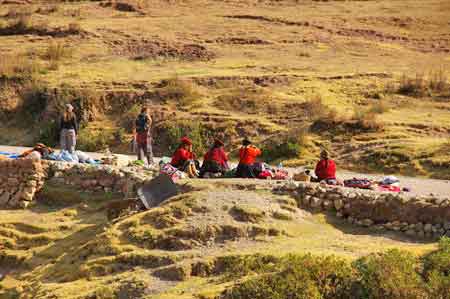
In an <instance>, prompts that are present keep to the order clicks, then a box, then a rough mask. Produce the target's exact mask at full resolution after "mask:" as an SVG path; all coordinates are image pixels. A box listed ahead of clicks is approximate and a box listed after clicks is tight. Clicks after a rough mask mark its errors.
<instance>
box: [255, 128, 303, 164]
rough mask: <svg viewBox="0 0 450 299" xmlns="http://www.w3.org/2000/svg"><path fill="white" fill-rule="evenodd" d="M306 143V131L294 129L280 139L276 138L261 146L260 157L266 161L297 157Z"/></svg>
mask: <svg viewBox="0 0 450 299" xmlns="http://www.w3.org/2000/svg"><path fill="white" fill-rule="evenodd" d="M308 143H309V139H308V132H307V131H306V130H304V129H301V130H296V131H295V132H291V133H289V135H287V136H286V137H284V139H282V140H280V139H277V140H274V141H271V142H270V143H269V144H267V145H265V146H263V147H262V157H263V159H264V160H265V161H267V162H273V161H277V160H280V159H292V158H297V157H298V156H299V154H300V153H301V152H302V151H303V150H304V149H305V148H306V147H307V146H308Z"/></svg>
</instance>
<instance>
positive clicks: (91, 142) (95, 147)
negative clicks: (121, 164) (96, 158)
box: [77, 128, 111, 152]
mask: <svg viewBox="0 0 450 299" xmlns="http://www.w3.org/2000/svg"><path fill="white" fill-rule="evenodd" d="M110 143H111V136H110V134H108V133H107V132H105V131H103V130H101V131H97V132H93V131H92V130H90V129H88V128H83V129H81V130H80V131H79V132H78V136H77V148H79V149H80V150H82V151H86V152H97V151H101V150H104V149H106V148H107V147H108V145H109V144H110Z"/></svg>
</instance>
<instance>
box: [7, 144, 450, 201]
mask: <svg viewBox="0 0 450 299" xmlns="http://www.w3.org/2000/svg"><path fill="white" fill-rule="evenodd" d="M26 149H29V148H27V147H17V146H4V145H0V152H8V153H21V152H23V151H25V150H26ZM89 155H90V156H91V157H93V158H97V159H98V158H101V157H102V156H104V154H102V153H89ZM121 157H122V158H123V159H124V160H125V161H126V160H128V161H129V160H133V159H135V158H136V157H135V156H132V155H121ZM156 160H158V159H156ZM301 169H302V168H301V167H298V168H289V171H290V172H296V171H299V170H301ZM338 176H339V178H341V179H349V178H353V177H357V178H361V177H366V178H370V179H381V178H382V177H383V176H384V174H362V173H356V172H350V171H345V170H343V171H339V172H338ZM397 177H398V178H399V179H400V182H401V185H402V186H403V187H409V188H410V189H411V194H414V195H429V194H430V193H433V194H434V195H437V196H449V195H450V181H449V180H436V179H428V178H421V177H407V176H397Z"/></svg>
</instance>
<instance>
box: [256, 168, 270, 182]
mask: <svg viewBox="0 0 450 299" xmlns="http://www.w3.org/2000/svg"><path fill="white" fill-rule="evenodd" d="M258 178H260V179H263V180H267V179H269V178H272V173H271V172H270V171H268V170H264V171H262V172H261V173H260V174H258Z"/></svg>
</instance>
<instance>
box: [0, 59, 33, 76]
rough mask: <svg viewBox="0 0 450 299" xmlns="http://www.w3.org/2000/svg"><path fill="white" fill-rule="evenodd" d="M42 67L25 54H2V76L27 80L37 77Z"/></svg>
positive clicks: (0, 62) (0, 61) (0, 69)
mask: <svg viewBox="0 0 450 299" xmlns="http://www.w3.org/2000/svg"><path fill="white" fill-rule="evenodd" d="M40 71H41V67H40V65H39V64H38V63H36V62H35V61H34V60H31V59H29V58H27V57H25V56H24V55H15V56H13V55H0V78H2V79H6V80H19V81H25V80H30V79H33V77H35V75H36V74H37V73H39V72H40Z"/></svg>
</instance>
